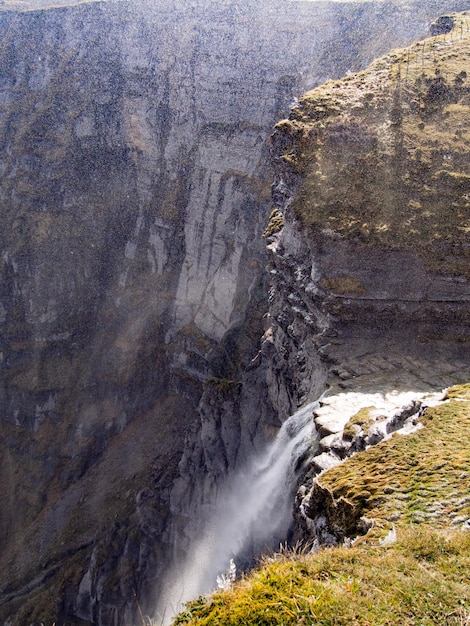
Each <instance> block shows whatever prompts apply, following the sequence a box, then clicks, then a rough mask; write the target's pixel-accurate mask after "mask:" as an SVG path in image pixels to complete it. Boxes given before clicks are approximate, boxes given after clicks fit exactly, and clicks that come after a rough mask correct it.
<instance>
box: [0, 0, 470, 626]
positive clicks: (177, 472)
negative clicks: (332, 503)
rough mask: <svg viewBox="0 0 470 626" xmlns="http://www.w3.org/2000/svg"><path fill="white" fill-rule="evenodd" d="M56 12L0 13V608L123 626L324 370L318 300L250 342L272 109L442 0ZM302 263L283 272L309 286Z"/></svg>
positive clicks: (19, 614) (1, 615) (14, 615)
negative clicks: (213, 499) (209, 508)
mask: <svg viewBox="0 0 470 626" xmlns="http://www.w3.org/2000/svg"><path fill="white" fill-rule="evenodd" d="M69 4H72V6H68V7H63V8H56V7H51V6H50V5H47V6H46V5H45V3H44V2H41V5H42V6H43V10H41V11H30V10H28V11H25V12H21V11H19V10H18V11H16V10H10V9H12V8H15V7H16V8H21V7H22V8H25V9H31V8H33V7H34V6H38V5H37V4H33V3H32V2H30V3H26V4H22V5H21V7H19V5H18V4H16V5H15V3H12V2H10V1H9V0H5V1H4V3H3V4H2V5H1V7H0V8H1V9H2V11H1V12H0V30H1V32H0V40H1V42H2V46H1V50H0V64H1V70H0V81H1V97H0V107H1V108H0V115H1V125H0V142H1V147H2V152H1V157H0V172H1V189H0V201H1V211H2V233H1V236H0V241H1V254H2V257H1V258H2V260H1V265H0V270H1V283H0V325H1V331H2V332H1V346H0V353H1V374H2V377H1V385H0V399H1V416H0V417H1V422H0V434H1V438H2V455H1V460H0V488H1V492H2V494H3V496H4V502H5V503H6V504H5V506H2V507H1V509H0V565H1V568H2V571H3V572H8V574H7V575H6V576H5V577H3V579H2V581H1V584H0V619H1V620H3V621H4V622H5V623H10V622H13V623H17V624H21V625H23V624H29V623H40V622H44V623H46V622H48V621H49V622H50V623H53V622H55V623H57V624H62V623H66V624H68V625H70V624H74V623H76V624H78V623H89V624H91V623H92V624H106V625H116V626H117V625H121V624H124V623H131V622H132V621H134V618H135V616H136V615H137V614H138V608H137V607H138V605H137V600H138V601H139V603H140V606H141V608H142V610H143V611H144V612H151V610H152V607H153V606H154V601H155V595H156V593H157V590H158V586H159V584H160V581H161V579H162V575H163V573H164V572H165V571H166V569H167V567H168V562H169V560H170V556H171V553H172V551H173V550H174V549H175V550H176V551H177V552H178V551H179V550H181V551H184V548H185V546H186V545H187V544H188V542H189V541H190V540H191V538H192V537H194V535H195V533H196V531H197V526H198V523H199V520H200V519H201V511H202V510H203V508H202V507H203V505H204V503H205V502H207V501H210V498H209V496H210V494H211V493H213V492H214V491H216V490H217V488H218V485H220V479H221V477H223V476H225V475H226V473H227V471H229V470H230V469H231V468H233V467H234V466H236V465H237V464H239V463H242V462H244V461H245V460H246V458H247V457H248V456H250V454H251V453H252V452H253V450H254V449H257V448H260V447H262V446H263V444H264V443H265V442H266V440H267V439H269V437H270V436H272V433H273V432H274V430H275V429H276V428H277V427H278V426H279V424H280V422H281V421H282V420H283V419H285V417H286V416H287V415H288V414H289V413H290V412H291V411H292V410H293V409H295V408H296V406H297V405H298V404H300V403H302V402H304V401H306V400H307V399H308V398H309V397H311V396H315V395H316V394H317V393H318V392H319V390H320V389H321V388H322V387H323V385H324V381H325V371H326V370H325V369H324V367H323V361H322V359H323V357H321V356H317V348H318V347H319V346H320V347H321V346H323V344H324V341H326V339H327V337H328V333H329V332H330V330H329V329H330V327H331V324H330V317H329V316H331V314H332V312H331V311H323V310H321V307H320V308H318V307H317V304H316V300H315V298H316V295H315V294H313V296H314V297H313V302H315V305H314V306H313V305H311V304H310V301H308V303H307V304H306V305H305V303H303V302H302V296H299V294H297V292H292V298H290V300H289V302H290V305H289V308H287V309H286V313H285V316H284V318H279V320H278V326H279V329H282V333H283V334H282V333H281V330H279V329H278V330H277V331H276V333H275V334H273V333H272V332H271V331H268V332H267V333H266V335H265V337H264V342H263V346H262V347H261V353H260V354H259V355H258V352H259V349H260V345H259V337H260V336H261V335H262V334H263V332H264V330H265V328H266V327H265V320H263V316H264V314H265V313H266V312H267V307H268V305H267V301H266V291H265V286H264V265H265V256H264V246H263V241H262V237H261V236H262V233H263V230H264V227H265V222H266V216H267V215H268V214H269V210H270V206H269V205H270V184H271V172H270V170H269V166H268V165H267V163H268V161H269V159H268V148H267V143H266V139H267V137H268V135H269V133H270V132H271V130H270V129H271V127H272V125H273V123H274V122H275V121H276V120H277V119H279V118H280V117H282V116H283V115H284V114H285V112H286V111H287V110H288V107H289V105H290V104H291V103H292V102H293V100H294V97H295V95H296V94H298V93H301V92H303V91H304V90H305V89H306V88H307V87H308V86H310V85H314V84H317V83H319V82H322V81H324V80H325V79H327V78H329V77H334V76H339V75H342V74H343V73H344V72H346V71H347V70H348V69H352V70H357V69H359V68H360V67H363V66H364V65H365V64H366V63H367V62H369V61H370V59H372V58H373V57H375V56H377V55H378V54H379V53H382V52H384V51H385V50H386V49H388V48H390V47H391V46H392V45H398V44H404V43H406V42H409V41H411V40H412V39H415V38H416V37H419V36H421V35H422V34H423V32H424V30H425V28H426V27H427V25H428V23H429V22H430V21H431V19H432V18H434V17H435V16H436V15H437V12H438V11H440V10H442V2H435V3H430V2H429V1H426V2H424V1H423V2H421V1H416V2H412V3H409V4H408V5H407V7H406V8H403V7H401V3H398V4H396V5H395V4H394V3H381V2H378V3H364V4H355V3H345V4H344V5H343V4H341V5H337V4H329V3H323V2H322V3H318V4H317V3H314V2H295V3H294V2H288V3H287V2H283V1H281V0H276V1H275V0H270V1H266V2H261V3H260V2H256V3H254V2H253V3H251V2H243V3H238V2H235V3H234V2H228V1H225V2H220V1H217V2H215V1H214V2H211V1H210V0H207V1H205V0H204V1H202V0H197V1H193V2H177V3H175V2H169V1H168V2H167V1H165V2H159V3H158V4H155V3H153V2H142V3H130V2H125V1H120V2H107V3H105V2H103V3H101V2H93V3H82V2H81V3H69ZM465 4H466V3H465V2H464V1H463V0H455V1H452V2H451V1H449V2H446V3H445V6H446V8H458V7H460V8H462V7H464V6H465ZM338 42H341V45H338ZM462 132H463V130H462ZM442 180H443V184H444V187H446V186H447V187H448V185H449V182H448V180H447V179H446V178H445V175H444V178H443V179H442ZM452 181H453V179H451V183H452ZM288 182H289V181H288ZM289 184H290V183H289ZM452 184H453V183H452ZM447 187H446V188H447ZM277 193H278V195H279V194H281V195H282V193H283V184H281V183H279V184H278V185H277ZM290 228H291V227H290V226H287V227H286V228H285V231H284V239H285V241H287V236H288V232H289V229H290ZM293 237H294V236H293ZM296 237H297V235H295V237H294V239H295V238H296ZM294 239H292V241H293V242H294ZM295 241H299V246H303V245H304V244H303V242H301V241H300V240H298V239H295ZM293 245H297V243H295V244H293ZM309 245H310V244H309ZM351 245H352V244H351ZM300 254H301V256H302V255H304V254H305V255H307V256H306V258H307V257H308V255H309V254H310V248H305V250H303V251H302V252H301V253H300ZM348 254H349V250H346V249H344V250H343V255H342V256H341V255H338V256H337V259H338V267H337V270H334V272H333V277H334V276H335V275H336V274H342V273H344V269H343V267H344V265H345V264H346V265H347V264H348V263H349V262H348V261H346V260H345V259H346V255H348ZM327 258H329V261H328V262H329V263H330V264H331V263H333V261H334V259H333V258H332V257H331V256H330V257H328V255H326V256H325V257H324V259H325V262H327V261H326V259H327ZM395 258H396V257H392V261H393V262H395V261H394V260H393V259H395ZM278 259H281V256H278ZM298 260H299V259H298V258H294V257H292V264H291V265H289V263H288V262H287V256H286V257H285V261H283V263H284V265H283V268H284V269H282V272H284V270H285V274H282V275H281V272H279V280H280V281H284V282H286V283H287V284H288V283H289V282H290V283H291V284H292V285H295V284H297V283H298V282H299V281H301V282H302V281H303V283H302V284H305V286H306V287H308V285H309V282H310V280H311V266H309V263H310V262H309V261H306V265H305V267H304V266H303V265H302V263H300V266H299V267H298V265H299V264H298ZM392 261H391V262H392ZM403 263H404V264H405V265H406V259H405V260H404V261H403ZM305 268H307V270H308V271H307V273H305ZM332 271H333V270H332ZM330 274H331V272H330V273H329V274H328V273H327V274H326V277H327V278H331V275H330ZM364 280H365V281H366V282H367V280H366V277H365V278H364ZM295 281H297V283H296V282H295ZM371 281H372V282H373V279H371ZM279 284H280V283H279ZM283 284H284V283H283ZM436 284H438V285H441V287H439V288H440V289H441V291H442V290H443V293H447V291H446V289H447V286H448V282H445V281H444V282H443V283H442V281H441V282H438V283H436ZM451 284H452V285H454V286H455V285H456V284H457V283H455V281H451ZM279 293H283V292H282V291H280V292H279ZM290 293H291V291H289V294H290ZM455 293H456V297H457V299H458V298H459V297H460V296H459V294H460V291H459V287H458V285H457V287H456V292H455ZM278 295H279V294H278V293H277V292H276V288H274V289H273V290H272V291H271V294H270V297H271V300H272V302H273V315H274V316H275V317H276V316H277V311H280V310H281V309H282V308H283V306H284V305H283V304H282V302H283V299H282V298H280V299H279V302H278ZM309 297H310V296H309ZM335 302H336V303H339V302H341V303H342V306H344V307H345V309H344V314H343V313H341V311H339V312H338V313H337V318H338V320H340V321H339V322H338V332H340V334H341V333H343V332H346V331H347V332H349V333H350V335H351V334H354V332H353V331H352V330H351V329H352V325H351V324H349V326H348V319H349V321H351V319H350V317H349V318H348V315H349V316H351V313H350V310H349V309H348V306H349V305H348V299H347V298H346V299H343V300H340V299H339V298H335ZM387 306H388V305H387V304H386V303H384V308H383V317H384V319H385V318H386V316H387V315H388V313H387V312H388V310H389V309H388V308H387ZM400 306H402V305H401V304H400ZM411 306H414V305H411ZM443 306H444V305H443ZM456 306H457V305H456ZM433 307H434V308H433ZM418 308H419V307H418ZM431 308H432V311H436V310H437V309H436V306H435V304H433V305H432V307H431ZM310 309H311V310H310ZM361 311H363V312H365V311H366V308H363V309H361ZM365 315H366V313H364V315H363V317H364V316H365ZM286 316H287V317H286ZM289 316H292V317H293V319H292V320H291V319H290V318H289ZM305 324H307V328H309V329H312V328H313V329H316V330H315V332H313V333H311V334H310V336H309V337H308V338H305V339H303V340H298V339H297V335H298V334H299V333H301V332H302V328H303V326H304V325H305ZM374 328H376V327H374ZM348 329H349V330H348ZM374 332H376V331H374ZM373 339H374V337H371V341H372V340H373ZM292 341H293V343H292ZM446 345H447V344H446ZM349 350H350V349H349V348H348V349H347V353H348V354H353V352H351V353H350V352H349ZM339 352H340V348H338V357H337V358H338V361H341V367H343V366H344V367H345V368H346V370H347V371H350V370H351V366H350V364H349V362H348V360H347V358H344V359H343V358H342V357H343V356H344V354H343V355H342V356H341V355H340V354H339ZM257 355H258V356H257ZM356 361H357V359H356ZM367 362H368V363H369V361H367ZM338 367H340V365H339V364H338ZM356 367H357V365H356ZM348 368H349V369H348ZM338 376H340V373H339V374H338Z"/></svg>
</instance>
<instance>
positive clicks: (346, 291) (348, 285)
mask: <svg viewBox="0 0 470 626" xmlns="http://www.w3.org/2000/svg"><path fill="white" fill-rule="evenodd" d="M320 287H321V288H322V289H325V290H326V291H333V292H334V293H336V294H338V295H343V296H347V295H354V296H362V295H363V294H365V293H366V289H365V287H364V285H363V284H362V283H361V282H360V281H359V280H358V279H357V278H355V277H354V276H332V277H331V278H323V279H322V280H321V281H320Z"/></svg>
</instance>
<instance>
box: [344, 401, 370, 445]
mask: <svg viewBox="0 0 470 626" xmlns="http://www.w3.org/2000/svg"><path fill="white" fill-rule="evenodd" d="M374 412H375V408H374V407H373V406H368V407H364V408H363V409H360V410H359V411H358V412H357V413H355V414H354V415H353V416H352V417H351V419H350V420H349V421H348V423H347V424H346V426H345V427H344V430H343V437H344V439H346V440H349V441H352V439H354V437H355V435H356V434H357V430H358V427H359V428H361V429H362V430H364V431H367V430H368V429H369V427H370V426H372V424H373V423H374V421H375V419H374V415H373V413H374Z"/></svg>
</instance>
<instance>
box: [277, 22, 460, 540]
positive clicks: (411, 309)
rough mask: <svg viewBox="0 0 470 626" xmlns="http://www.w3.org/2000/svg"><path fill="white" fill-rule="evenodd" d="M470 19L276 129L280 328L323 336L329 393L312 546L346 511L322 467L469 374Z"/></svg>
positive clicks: (334, 88) (311, 493) (308, 504)
mask: <svg viewBox="0 0 470 626" xmlns="http://www.w3.org/2000/svg"><path fill="white" fill-rule="evenodd" d="M468 19H469V17H468V14H467V13H463V14H461V15H449V16H447V17H446V18H445V19H442V20H439V21H438V22H437V23H436V24H435V25H433V30H432V31H431V32H434V36H433V37H431V38H429V39H426V40H424V41H422V42H420V43H418V44H415V45H414V46H412V47H410V48H407V49H404V50H396V51H394V52H392V53H391V54H390V55H388V56H386V57H383V58H382V59H380V60H378V61H376V62H375V63H374V64H373V65H371V66H370V67H369V68H368V69H367V70H366V71H364V72H361V73H358V74H356V75H351V76H349V77H346V78H345V79H343V80H342V81H331V82H328V83H326V84H325V85H324V86H322V87H320V88H318V89H316V90H313V91H312V92H310V93H308V94H306V95H305V97H304V98H303V99H302V100H301V101H300V103H299V106H298V107H296V108H295V109H294V110H293V111H292V113H291V116H290V118H289V120H286V121H284V122H280V123H279V124H278V125H277V131H276V133H275V136H274V144H273V146H274V150H275V154H277V159H278V168H279V170H278V171H279V187H280V189H282V194H281V195H280V196H279V198H278V210H277V212H276V211H275V212H274V213H273V217H272V230H273V231H274V232H273V233H272V234H271V235H270V246H269V247H270V249H271V253H272V266H273V269H272V277H273V278H272V285H273V287H272V288H273V290H275V291H276V293H278V294H281V297H278V298H277V299H276V301H275V305H274V306H273V307H272V311H271V317H272V321H273V324H272V334H273V335H274V337H276V338H277V339H276V341H277V342H278V345H279V349H283V350H284V351H285V352H287V353H290V354H292V353H293V348H294V347H295V350H297V351H298V346H299V345H300V348H301V351H303V346H304V345H305V343H306V342H313V343H314V344H315V345H316V347H317V348H318V352H319V355H320V359H321V366H322V367H323V370H324V371H325V372H326V376H327V380H328V385H329V387H330V389H329V395H330V397H329V398H328V397H327V398H326V399H325V401H324V406H323V407H322V408H321V409H320V410H318V411H317V416H316V423H317V428H318V433H319V438H320V439H321V440H320V442H319V449H318V451H317V456H316V457H315V458H314V459H313V463H312V466H311V468H310V471H309V477H308V478H307V479H306V480H307V482H306V484H305V485H304V486H303V487H302V488H301V490H300V492H299V497H298V502H297V519H298V522H299V525H300V529H299V534H300V536H303V537H304V538H308V539H309V540H311V541H313V540H318V539H320V540H321V536H320V537H319V536H318V534H319V532H320V531H319V529H320V526H321V525H322V524H323V526H324V525H325V519H324V516H323V513H322V509H323V511H326V510H327V509H328V508H330V509H331V510H333V509H334V507H335V506H336V504H335V503H331V502H330V504H329V505H327V504H326V500H324V499H323V500H322V498H324V497H325V493H324V492H322V493H320V492H321V488H319V486H318V483H317V482H316V481H313V485H312V476H313V475H315V474H318V473H319V472H320V471H322V470H324V469H328V467H330V466H333V465H335V464H338V463H339V462H340V460H341V459H344V458H345V457H346V456H348V455H349V454H350V453H352V452H354V451H355V450H356V451H357V450H358V449H359V450H360V449H363V448H364V447H365V446H366V445H368V444H371V443H376V442H377V441H379V440H380V439H381V438H382V437H383V436H384V435H385V434H387V432H388V433H390V432H392V430H394V428H393V427H391V426H390V427H388V426H387V427H386V428H385V430H384V432H383V433H380V432H379V431H380V422H381V420H383V419H384V414H383V412H382V411H384V410H385V409H384V408H383V407H382V405H384V403H385V404H387V402H390V400H393V396H395V402H396V403H397V402H399V401H400V397H401V396H400V394H404V395H406V397H407V398H408V400H409V399H410V397H413V394H414V398H415V402H414V403H412V404H411V405H409V406H408V407H407V409H406V410H405V414H404V415H403V414H402V417H403V418H404V419H402V418H401V417H400V414H396V415H395V418H394V419H395V422H397V421H398V422H399V421H400V420H401V422H402V423H403V422H405V421H406V418H408V417H411V416H412V415H415V416H416V415H417V414H418V410H419V408H420V406H421V402H423V403H424V405H426V404H427V402H428V401H427V400H423V399H422V396H421V395H420V394H426V393H429V392H431V391H432V390H433V389H434V390H437V389H440V388H443V387H445V386H447V385H450V384H452V383H456V382H463V381H466V380H468V378H469V375H470V358H469V357H470V353H469V345H470V344H469V338H470V318H469V315H468V305H469V300H470V284H469V267H470V262H469V261H470V250H469V244H468V230H469V219H470V204H469V196H468V181H469V180H470V178H469V169H468V158H467V156H468V155H467V147H466V145H467V140H468V138H467V136H466V132H467V131H466V126H467V120H468V118H469V115H470V109H469V100H468V97H469V93H470V91H469V85H468V77H467V72H466V67H467V65H468V58H469V22H468ZM281 212H283V216H281ZM410 393H411V395H410ZM428 400H429V398H428ZM377 402H378V403H379V404H376V403H377ZM371 405H372V406H371ZM396 408H398V405H396ZM422 410H423V409H422ZM348 420H349V423H348V424H347V422H348ZM415 421H416V420H415ZM345 426H346V430H344V431H343V428H344V427H345ZM347 431H348V432H347ZM318 453H319V454H318ZM315 494H316V495H315ZM317 496H318V498H319V499H318V502H317ZM326 499H327V500H328V497H327V498H326ZM335 510H336V509H335ZM343 514H344V512H343ZM338 515H339V516H341V513H340V512H338ZM349 515H350V517H351V520H352V514H351V513H350V514H349ZM319 516H320V517H322V516H323V519H322V520H321V524H320V523H319V519H317V518H318V517H319ZM333 517H334V516H333ZM347 517H348V515H346V518H347ZM351 520H350V521H351ZM344 524H347V522H344V521H343V522H338V521H337V520H336V521H335V520H334V519H330V522H329V528H326V529H325V528H323V529H322V530H321V532H320V535H321V534H322V532H323V536H324V537H327V536H328V535H329V537H330V538H331V537H332V535H334V534H335V533H334V532H333V531H332V530H331V528H332V527H334V526H335V525H336V526H337V527H338V528H341V527H342V526H344ZM339 532H340V535H341V532H343V533H344V532H345V531H344V528H343V529H342V531H339ZM348 532H349V531H348ZM350 532H351V533H352V535H351V536H353V535H354V534H357V532H358V531H357V528H356V527H354V528H353V530H350ZM346 534H347V533H346ZM342 537H344V534H343V535H342ZM332 540H333V541H334V539H332Z"/></svg>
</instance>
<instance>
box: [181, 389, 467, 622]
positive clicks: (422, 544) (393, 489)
mask: <svg viewBox="0 0 470 626" xmlns="http://www.w3.org/2000/svg"><path fill="white" fill-rule="evenodd" d="M469 390H470V384H467V385H461V386H457V387H452V388H451V389H449V390H448V393H447V397H448V398H449V400H448V402H446V403H444V404H441V405H439V406H437V407H435V408H432V409H428V410H427V412H426V414H425V416H424V418H423V419H424V428H422V429H421V430H418V431H416V432H415V433H413V434H411V435H408V436H400V435H395V436H393V437H392V438H391V439H390V440H388V441H384V442H382V443H381V444H379V445H377V446H375V447H372V448H369V449H368V450H366V451H364V452H362V453H359V454H357V455H355V456H354V457H352V458H351V459H349V460H348V461H346V462H345V463H343V464H342V465H340V466H338V467H335V468H333V469H332V470H329V471H327V472H325V473H324V474H322V475H321V478H320V479H319V481H318V482H319V484H320V485H321V486H322V488H323V491H324V493H325V494H329V495H327V496H326V499H325V503H324V508H323V511H325V512H326V513H327V515H330V516H332V515H335V516H336V518H335V519H336V522H337V523H342V524H343V525H344V524H348V523H350V522H351V518H352V517H353V516H355V517H358V516H361V515H367V516H368V517H369V518H373V519H374V521H375V525H374V527H373V528H372V529H371V530H370V531H369V533H368V534H367V535H366V537H365V539H362V540H360V541H356V542H355V543H354V544H353V546H351V547H337V548H330V549H326V550H322V551H320V552H319V553H317V554H304V555H302V554H300V555H299V554H290V555H283V556H280V555H277V556H276V555H275V556H274V557H272V558H269V559H268V558H267V559H265V560H264V561H263V562H262V563H261V564H260V566H259V568H258V570H256V571H254V572H252V573H251V574H249V575H248V576H246V577H244V578H243V579H242V580H241V581H240V582H238V583H236V584H235V585H234V586H233V587H232V588H231V589H229V590H226V591H220V592H217V593H215V594H214V595H212V596H209V597H207V598H199V599H198V600H197V601H196V602H193V603H190V604H189V605H188V606H187V608H186V610H185V611H184V612H183V613H182V614H181V615H179V616H178V617H177V618H176V620H175V622H174V623H175V624H176V625H179V624H190V625H192V626H209V625H212V624H224V626H251V625H253V626H255V625H256V626H258V625H259V624H265V625H269V626H273V625H279V626H288V625H289V626H290V625H291V626H294V625H295V626H297V625H299V624H304V625H305V626H306V625H313V624H324V625H331V626H333V625H336V626H349V625H351V624H355V625H356V626H378V625H383V626H385V625H388V626H392V625H393V626H415V625H416V624H422V625H429V626H431V625H432V624H446V625H448V626H450V625H453V624H454V625H455V626H457V625H459V624H460V625H462V624H465V623H467V622H468V620H469V619H470V597H469V595H468V570H469V567H470V532H463V531H461V530H460V529H459V525H460V524H461V523H462V522H461V520H465V519H470V500H469V498H468V494H469V493H470V470H469V468H470V450H469V448H468V441H469V438H470V391H469ZM370 411H371V408H370V407H369V408H367V409H364V410H362V411H360V412H359V413H358V414H356V416H354V418H352V420H351V422H354V423H357V424H360V425H362V426H363V425H365V424H367V421H368V419H369V418H370ZM322 506H323V505H322ZM342 515H343V516H344V518H345V519H344V520H341V519H340V517H341V516H342ZM392 519H393V523H394V525H395V526H396V534H397V537H396V541H395V542H392V543H386V542H380V541H379V540H381V539H383V538H384V536H385V534H386V531H388V530H390V529H391V528H392V522H391V520H392ZM459 520H460V521H459Z"/></svg>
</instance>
